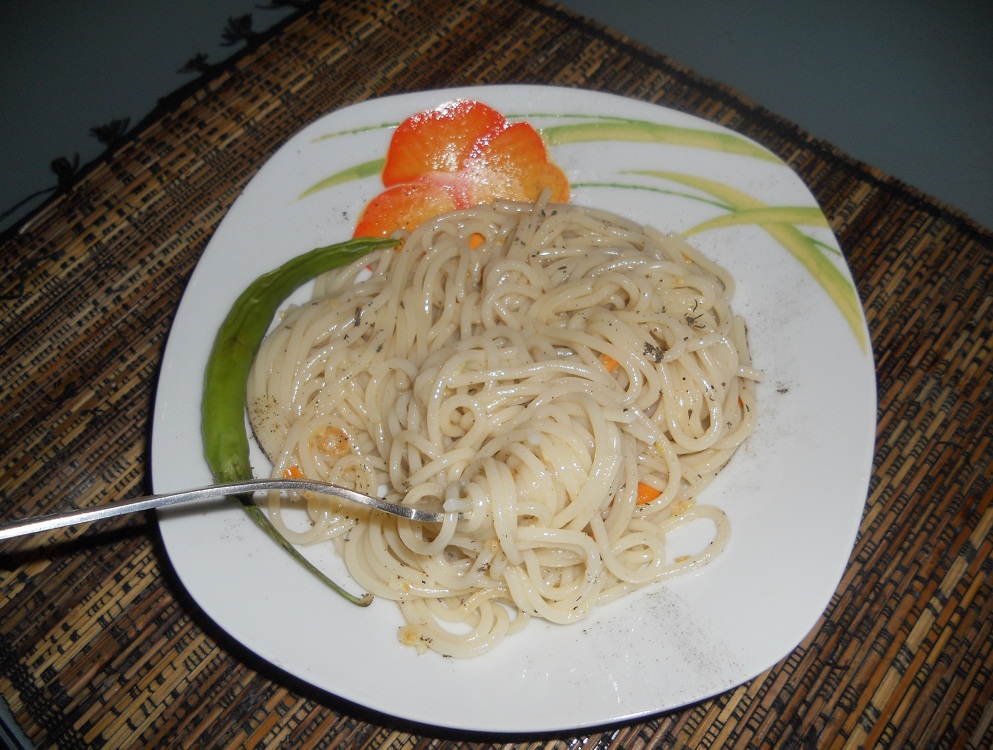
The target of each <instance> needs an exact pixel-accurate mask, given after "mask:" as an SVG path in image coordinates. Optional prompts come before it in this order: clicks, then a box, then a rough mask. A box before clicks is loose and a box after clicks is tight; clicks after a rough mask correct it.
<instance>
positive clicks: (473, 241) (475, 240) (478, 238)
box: [469, 232, 486, 250]
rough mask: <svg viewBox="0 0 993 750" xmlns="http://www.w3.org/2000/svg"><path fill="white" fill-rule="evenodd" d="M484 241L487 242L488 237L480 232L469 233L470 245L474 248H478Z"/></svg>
mask: <svg viewBox="0 0 993 750" xmlns="http://www.w3.org/2000/svg"><path fill="white" fill-rule="evenodd" d="M484 242H486V238H485V237H484V236H483V235H481V234H480V233H479V232H473V233H472V234H470V235H469V247H471V248H472V249H473V250H478V249H479V248H480V246H481V245H482V244H483V243H484Z"/></svg>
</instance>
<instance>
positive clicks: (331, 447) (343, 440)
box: [316, 425, 352, 458]
mask: <svg viewBox="0 0 993 750" xmlns="http://www.w3.org/2000/svg"><path fill="white" fill-rule="evenodd" d="M316 443H317V445H316V447H317V449H318V450H319V451H321V453H323V454H324V455H325V456H327V457H328V458H341V457H342V456H344V455H346V454H348V453H350V452H351V450H352V447H351V444H350V443H349V440H348V435H346V434H345V431H344V430H343V429H341V428H340V427H335V426H334V425H328V426H327V427H325V428H324V432H323V433H321V434H320V435H318V436H317V440H316Z"/></svg>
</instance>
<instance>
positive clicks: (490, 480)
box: [248, 202, 759, 656]
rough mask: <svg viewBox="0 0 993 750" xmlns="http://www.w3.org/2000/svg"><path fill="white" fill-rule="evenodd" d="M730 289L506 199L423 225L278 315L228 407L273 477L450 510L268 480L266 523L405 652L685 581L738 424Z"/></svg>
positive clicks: (603, 230)
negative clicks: (234, 407)
mask: <svg viewBox="0 0 993 750" xmlns="http://www.w3.org/2000/svg"><path fill="white" fill-rule="evenodd" d="M733 292H734V283H733V280H732V278H731V276H730V275H729V274H728V273H727V272H726V271H725V270H723V269H722V268H720V267H718V266H717V265H716V264H714V263H712V262H711V261H709V260H707V259H706V258H704V257H703V256H701V255H700V253H698V252H697V251H696V250H695V249H693V248H692V247H690V246H689V245H688V244H686V243H685V242H684V241H682V240H681V239H678V238H675V237H670V236H663V235H662V234H660V233H659V232H657V231H655V230H653V229H651V228H646V227H642V226H639V225H637V224H634V223H632V222H629V221H627V220H625V219H622V218H620V217H618V216H615V215H612V214H608V213H605V212H601V211H597V210H592V209H587V208H581V207H577V206H572V205H557V204H542V203H538V204H523V203H509V202H508V203H497V204H494V205H492V206H486V207H476V208H473V209H469V210H466V211H462V212H458V213H454V214H449V215H446V216H443V217H440V218H438V219H435V220H432V221H430V222H427V223H426V224H424V225H422V226H420V227H419V228H417V229H416V230H415V231H414V232H413V233H411V234H410V236H409V237H407V238H406V239H405V242H404V244H403V246H402V249H401V250H399V251H394V250H392V249H388V250H382V251H376V252H375V253H373V254H372V255H369V256H366V257H364V258H363V259H362V260H361V261H359V262H356V263H354V264H353V265H351V266H349V267H346V268H343V269H340V270H337V271H334V272H332V273H330V274H328V275H326V276H325V277H322V278H321V279H319V280H318V283H317V285H316V289H315V294H314V297H313V299H312V300H311V301H310V302H308V303H306V304H303V305H301V306H299V307H296V308H293V309H291V310H290V311H289V312H288V313H287V314H286V315H285V317H284V318H283V319H282V320H281V321H280V323H279V324H278V325H277V326H276V327H275V329H274V330H273V331H272V332H271V333H270V334H269V336H268V337H267V339H266V340H265V342H264V343H263V345H262V348H261V349H260V351H259V354H258V356H257V358H256V362H255V365H254V368H253V371H252V374H251V376H250V378H249V384H248V386H249V388H248V393H249V402H248V408H249V417H250V420H251V422H252V426H253V429H254V431H255V434H256V437H257V439H258V440H259V443H260V444H261V446H262V448H263V450H264V451H265V452H266V454H267V455H268V456H269V457H270V459H271V460H272V462H273V465H274V473H275V475H277V476H296V475H302V476H307V477H311V478H315V479H322V480H326V481H330V482H334V483H337V484H342V485H346V486H349V487H352V488H354V489H357V490H359V491H361V492H366V493H370V494H381V488H382V487H384V486H385V488H386V496H387V497H388V498H389V499H391V500H393V501H395V502H402V503H405V504H410V505H418V506H430V507H432V508H435V509H437V508H444V509H445V510H447V511H453V512H455V511H468V512H470V515H469V517H468V518H467V519H465V520H456V519H455V515H454V513H453V515H452V516H451V517H450V518H449V520H448V521H446V522H445V523H443V524H418V523H413V522H410V521H406V520H402V519H397V518H395V517H392V516H387V515H385V514H381V513H376V512H374V511H368V510H363V509H360V508H356V507H352V506H346V505H342V504H339V503H337V502H336V501H334V500H333V499H332V498H328V497H324V496H316V495H313V496H311V495H303V496H298V497H297V496H287V495H280V494H278V493H273V494H272V495H270V497H269V501H268V507H269V511H270V515H271V516H272V517H273V522H274V523H276V524H277V527H278V528H280V529H281V531H282V532H283V533H284V534H286V535H287V537H288V538H290V539H291V541H294V542H296V543H301V544H311V543H316V542H322V541H327V540H332V541H333V543H334V544H335V545H336V547H337V551H338V553H339V554H340V555H341V556H342V558H343V559H344V561H345V563H346V564H347V566H348V569H349V571H350V573H351V574H352V576H353V577H354V578H355V580H356V581H357V582H358V583H359V584H360V585H361V586H363V587H365V588H366V589H367V590H368V591H370V592H371V593H373V594H375V595H376V596H381V597H386V598H388V599H392V600H395V601H397V602H398V603H399V607H400V610H401V612H402V614H403V618H404V620H405V623H406V624H405V625H403V626H402V627H401V628H400V639H401V641H402V642H404V643H406V644H408V645H411V646H414V647H415V648H417V649H418V650H426V649H431V650H435V651H438V652H440V653H442V654H445V655H450V656H472V655H476V654H480V653H483V652H486V651H487V650H489V649H491V648H492V647H493V646H494V645H496V644H497V643H498V642H499V641H500V640H501V639H502V638H503V637H504V636H506V635H507V634H510V633H513V632H516V631H518V630H520V629H521V628H522V627H523V626H524V625H525V624H526V623H527V622H528V620H529V619H530V618H532V617H538V618H543V619H546V620H549V621H551V622H555V623H569V622H574V621H577V620H579V619H582V618H583V617H585V616H586V615H587V614H588V613H589V611H590V609H591V608H592V607H594V606H596V605H599V604H603V603H605V602H607V601H610V600H613V599H616V598H617V597H619V596H621V595H623V594H625V593H627V592H630V591H632V590H634V589H637V588H639V587H642V586H645V585H647V584H650V583H653V582H657V581H661V580H664V579H667V578H669V577H671V576H674V575H677V574H680V573H685V572H687V571H689V570H693V569H695V568H697V567H699V566H701V565H703V564H705V563H706V562H708V561H709V560H710V559H712V558H713V557H714V556H715V555H717V554H719V553H720V551H721V550H722V549H723V547H724V545H725V543H726V541H727V538H728V534H729V523H728V520H727V518H726V516H725V514H724V513H723V512H722V511H721V510H719V509H718V508H716V507H713V506H709V505H704V504H698V503H697V502H696V500H695V498H696V497H697V495H698V494H699V493H700V492H701V490H703V488H704V487H706V486H707V485H708V483H710V481H711V480H712V479H713V477H714V476H715V475H716V473H717V472H718V471H719V470H720V469H721V468H722V467H723V466H724V465H725V464H726V463H727V462H728V460H729V459H730V458H731V456H732V454H733V453H734V452H735V450H736V449H737V448H738V446H739V445H741V443H742V442H743V441H744V440H745V439H746V437H747V436H748V435H749V433H750V432H751V431H752V429H753V426H754V381H755V380H757V379H758V378H759V373H758V372H757V371H756V370H755V369H753V367H752V365H751V361H750V358H749V354H748V349H747V345H746V341H745V329H744V324H743V322H742V321H741V320H740V319H739V318H736V317H735V316H734V315H733V313H732V311H731V306H730V300H731V297H732V295H733ZM292 508H297V509H300V510H302V511H304V512H305V513H306V516H305V518H306V521H305V522H303V523H297V522H295V521H294V520H293V519H294V514H293V513H290V512H288V511H289V510H290V509H292ZM701 521H702V522H704V523H706V524H710V525H711V526H712V528H713V533H712V536H711V538H710V542H709V543H705V544H704V545H703V546H702V549H699V550H697V551H695V552H694V553H692V554H688V555H682V556H680V557H679V558H678V559H672V553H671V552H670V551H668V550H667V536H668V535H669V534H670V533H671V532H672V531H673V530H674V529H676V528H678V527H682V526H686V525H688V524H691V523H696V522H701Z"/></svg>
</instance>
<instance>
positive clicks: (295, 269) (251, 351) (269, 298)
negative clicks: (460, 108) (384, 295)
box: [201, 238, 399, 606]
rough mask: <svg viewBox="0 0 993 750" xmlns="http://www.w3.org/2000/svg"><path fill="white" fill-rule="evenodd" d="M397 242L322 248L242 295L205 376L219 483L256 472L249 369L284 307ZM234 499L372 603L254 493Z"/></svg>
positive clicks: (207, 428)
mask: <svg viewBox="0 0 993 750" xmlns="http://www.w3.org/2000/svg"><path fill="white" fill-rule="evenodd" d="M397 244H399V241H398V240H392V239H383V238H361V239H356V240H350V241H348V242H342V243H339V244H337V245H328V246H327V247H319V248H317V249H316V250H311V251H310V252H308V253H304V254H303V255H300V256H297V257H296V258H293V259H292V260H290V261H287V262H286V263H284V264H283V265H282V266H280V267H279V268H277V269H275V270H274V271H270V272H269V273H266V274H263V275H262V276H260V277H259V278H257V279H256V280H255V281H253V282H252V283H251V284H250V285H249V286H248V288H247V289H245V291H244V292H242V293H241V296H240V297H238V299H237V300H236V301H235V303H234V305H233V306H232V308H231V310H230V312H228V315H227V317H226V318H225V319H224V322H223V323H222V324H221V328H220V330H219V331H218V332H217V338H216V339H215V340H214V347H213V349H212V350H211V352H210V358H209V359H208V360H207V371H206V375H205V377H204V388H203V402H202V404H201V419H202V423H201V430H202V433H203V442H204V451H205V454H206V457H207V463H208V464H209V465H210V470H211V472H212V473H213V475H214V479H215V481H217V482H219V483H220V482H234V481H238V480H245V479H251V478H252V476H253V475H252V467H251V464H250V462H249V457H248V431H247V430H246V429H245V399H246V392H247V388H248V373H249V371H250V370H251V368H252V362H253V360H254V359H255V355H256V353H257V352H258V350H259V346H260V345H261V343H262V339H263V338H264V337H265V335H266V332H267V331H268V330H269V325H270V323H271V322H272V319H273V317H274V316H275V314H276V311H277V310H278V309H279V306H280V305H281V304H282V303H283V302H284V301H285V299H286V298H287V297H288V296H289V295H290V294H291V293H292V292H293V291H294V290H295V289H297V287H299V286H301V285H302V284H304V283H305V282H307V281H310V280H311V279H313V278H315V277H316V276H318V275H320V274H322V273H324V272H325V271H330V270H331V269H332V268H338V267H340V266H344V265H346V264H348V263H350V262H352V261H353V260H355V259H356V258H360V257H362V256H363V255H365V254H366V253H368V252H371V251H372V250H378V249H380V248H385V247H391V246H396V245H397ZM234 499H236V500H238V501H239V502H240V503H241V505H242V507H243V508H244V509H245V511H246V512H247V513H248V515H249V516H250V517H251V518H252V520H253V521H255V523H256V524H258V526H259V527H260V528H261V529H262V530H263V531H265V533H266V534H268V535H269V537H271V538H272V539H273V540H274V541H275V542H276V543H277V544H279V546H280V547H282V548H283V549H284V550H286V551H287V552H288V553H289V554H290V555H291V556H292V557H293V559H295V560H296V561H297V562H299V563H300V564H301V565H303V566H304V567H305V568H306V569H307V570H308V571H310V572H311V573H313V574H314V575H316V576H317V577H318V578H319V579H320V580H322V581H323V582H324V583H326V584H327V585H328V586H330V587H331V588H332V589H334V590H335V591H336V592H338V593H339V594H341V595H342V596H344V597H345V598H346V599H348V600H349V601H350V602H353V603H354V604H358V605H360V606H367V605H368V604H369V603H370V602H371V601H372V596H371V595H370V594H365V595H363V596H361V597H357V596H355V595H353V594H350V593H348V592H347V591H345V590H344V589H342V588H341V586H339V585H338V584H336V583H335V582H334V581H332V580H331V579H329V578H328V577H327V576H325V575H324V574H323V573H322V572H321V571H320V570H318V569H317V568H316V567H314V565H313V564H311V562H310V561H309V560H307V558H305V557H304V556H303V555H302V554H300V551H299V550H297V548H296V547H294V546H293V545H292V544H290V543H289V541H288V540H287V539H286V538H285V537H284V536H283V535H282V534H280V533H279V531H277V529H276V528H275V527H274V526H273V525H272V522H270V521H269V518H268V517H267V516H266V515H265V513H263V512H262V509H261V508H259V507H258V506H257V505H256V504H255V503H254V502H253V501H252V499H251V497H250V496H243V497H235V498H234Z"/></svg>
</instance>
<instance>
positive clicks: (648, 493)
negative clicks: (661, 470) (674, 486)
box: [638, 482, 662, 505]
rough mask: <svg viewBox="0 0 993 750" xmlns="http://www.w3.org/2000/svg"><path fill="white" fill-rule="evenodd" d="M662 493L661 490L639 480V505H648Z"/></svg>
mask: <svg viewBox="0 0 993 750" xmlns="http://www.w3.org/2000/svg"><path fill="white" fill-rule="evenodd" d="M661 494H662V492H661V491H660V490H657V489H655V488H654V487H650V486H649V485H647V484H645V483H644V482H638V505H647V504H648V503H650V502H652V501H653V500H655V499H656V498H657V497H658V496H659V495H661Z"/></svg>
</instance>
